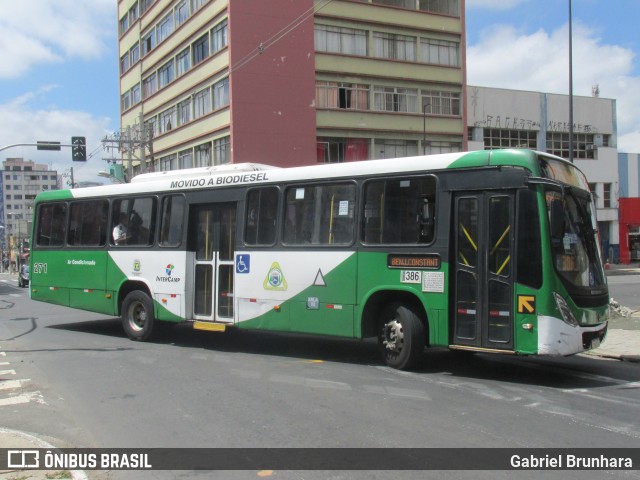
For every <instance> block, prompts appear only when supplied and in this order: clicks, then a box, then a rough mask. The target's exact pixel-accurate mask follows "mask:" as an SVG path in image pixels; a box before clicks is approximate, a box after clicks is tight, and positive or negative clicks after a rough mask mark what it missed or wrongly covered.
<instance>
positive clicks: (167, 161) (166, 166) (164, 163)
mask: <svg viewBox="0 0 640 480" xmlns="http://www.w3.org/2000/svg"><path fill="white" fill-rule="evenodd" d="M174 158H176V156H175V154H173V155H165V156H164V157H160V160H159V164H160V171H162V172H167V171H169V170H171V163H172V159H174Z"/></svg>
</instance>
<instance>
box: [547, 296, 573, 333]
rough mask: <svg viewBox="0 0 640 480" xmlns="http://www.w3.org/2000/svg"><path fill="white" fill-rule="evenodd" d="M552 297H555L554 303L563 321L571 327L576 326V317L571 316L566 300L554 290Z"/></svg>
mask: <svg viewBox="0 0 640 480" xmlns="http://www.w3.org/2000/svg"><path fill="white" fill-rule="evenodd" d="M553 297H554V298H555V299H556V305H557V307H558V310H560V315H562V320H563V321H564V323H566V324H567V325H571V326H572V327H577V326H578V321H577V320H576V317H574V316H573V312H572V311H571V309H570V308H569V305H567V302H566V300H565V299H564V298H562V297H561V296H560V295H558V294H557V293H556V292H553Z"/></svg>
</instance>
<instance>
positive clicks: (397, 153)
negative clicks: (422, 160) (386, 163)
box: [375, 139, 418, 158]
mask: <svg viewBox="0 0 640 480" xmlns="http://www.w3.org/2000/svg"><path fill="white" fill-rule="evenodd" d="M416 155H418V142H417V141H412V140H385V139H378V140H376V142H375V158H400V157H414V156H416Z"/></svg>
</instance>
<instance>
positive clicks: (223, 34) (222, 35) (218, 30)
mask: <svg viewBox="0 0 640 480" xmlns="http://www.w3.org/2000/svg"><path fill="white" fill-rule="evenodd" d="M228 41H229V40H228V28H227V21H226V20H225V21H224V22H222V23H220V24H219V25H216V26H215V27H214V29H213V30H212V31H211V52H217V51H218V50H222V49H223V48H224V47H226V46H227V44H228Z"/></svg>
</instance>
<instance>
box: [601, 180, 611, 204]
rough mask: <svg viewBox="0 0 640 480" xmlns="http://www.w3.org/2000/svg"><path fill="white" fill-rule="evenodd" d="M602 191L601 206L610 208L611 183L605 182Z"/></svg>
mask: <svg viewBox="0 0 640 480" xmlns="http://www.w3.org/2000/svg"><path fill="white" fill-rule="evenodd" d="M603 186H604V191H603V193H602V201H603V207H604V208H611V207H612V205H611V184H610V183H605V184H604V185H603Z"/></svg>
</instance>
